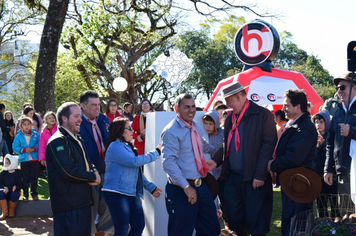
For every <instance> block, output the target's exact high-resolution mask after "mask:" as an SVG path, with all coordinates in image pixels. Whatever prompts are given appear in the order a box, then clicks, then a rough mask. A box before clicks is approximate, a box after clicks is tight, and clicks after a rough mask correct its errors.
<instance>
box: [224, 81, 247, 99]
mask: <svg viewBox="0 0 356 236" xmlns="http://www.w3.org/2000/svg"><path fill="white" fill-rule="evenodd" d="M247 87H249V86H246V87H244V86H242V85H241V84H240V82H234V83H231V84H228V85H226V86H224V87H223V88H222V91H221V94H222V97H223V98H227V97H230V96H231V95H234V94H236V93H238V92H240V91H242V90H244V89H245V88H247Z"/></svg>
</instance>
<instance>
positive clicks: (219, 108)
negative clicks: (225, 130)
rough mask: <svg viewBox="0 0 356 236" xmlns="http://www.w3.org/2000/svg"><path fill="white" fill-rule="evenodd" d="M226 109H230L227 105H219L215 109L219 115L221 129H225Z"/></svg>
mask: <svg viewBox="0 0 356 236" xmlns="http://www.w3.org/2000/svg"><path fill="white" fill-rule="evenodd" d="M226 109H228V107H227V106H226V105H225V104H219V105H217V106H216V107H214V110H217V112H218V113H219V121H220V127H224V123H225V117H224V111H225V110H226Z"/></svg>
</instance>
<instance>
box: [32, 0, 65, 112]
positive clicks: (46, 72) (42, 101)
mask: <svg viewBox="0 0 356 236" xmlns="http://www.w3.org/2000/svg"><path fill="white" fill-rule="evenodd" d="M68 4H69V0H62V1H56V0H50V3H49V7H48V11H47V17H46V21H45V24H44V27H43V31H42V37H41V43H40V50H39V55H38V60H37V66H36V76H35V95H34V96H35V98H34V101H35V102H34V106H35V107H36V110H37V111H38V112H39V113H41V114H44V113H45V112H46V111H50V110H54V108H55V99H54V98H55V96H54V88H55V74H56V65H57V53H58V47H59V39H60V37H61V34H62V29H63V24H64V20H65V16H66V13H67V9H68Z"/></svg>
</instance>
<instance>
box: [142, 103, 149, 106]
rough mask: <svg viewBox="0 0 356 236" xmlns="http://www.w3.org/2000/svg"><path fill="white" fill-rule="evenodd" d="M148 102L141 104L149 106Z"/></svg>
mask: <svg viewBox="0 0 356 236" xmlns="http://www.w3.org/2000/svg"><path fill="white" fill-rule="evenodd" d="M149 105H150V104H149V103H142V106H144V107H145V106H149Z"/></svg>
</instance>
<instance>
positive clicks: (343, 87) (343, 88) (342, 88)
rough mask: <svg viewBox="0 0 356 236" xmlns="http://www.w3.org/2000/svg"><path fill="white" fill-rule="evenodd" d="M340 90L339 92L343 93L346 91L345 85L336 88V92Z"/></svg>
mask: <svg viewBox="0 0 356 236" xmlns="http://www.w3.org/2000/svg"><path fill="white" fill-rule="evenodd" d="M339 89H340V90H341V91H344V90H345V89H346V85H339V86H336V91H338V90H339Z"/></svg>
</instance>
